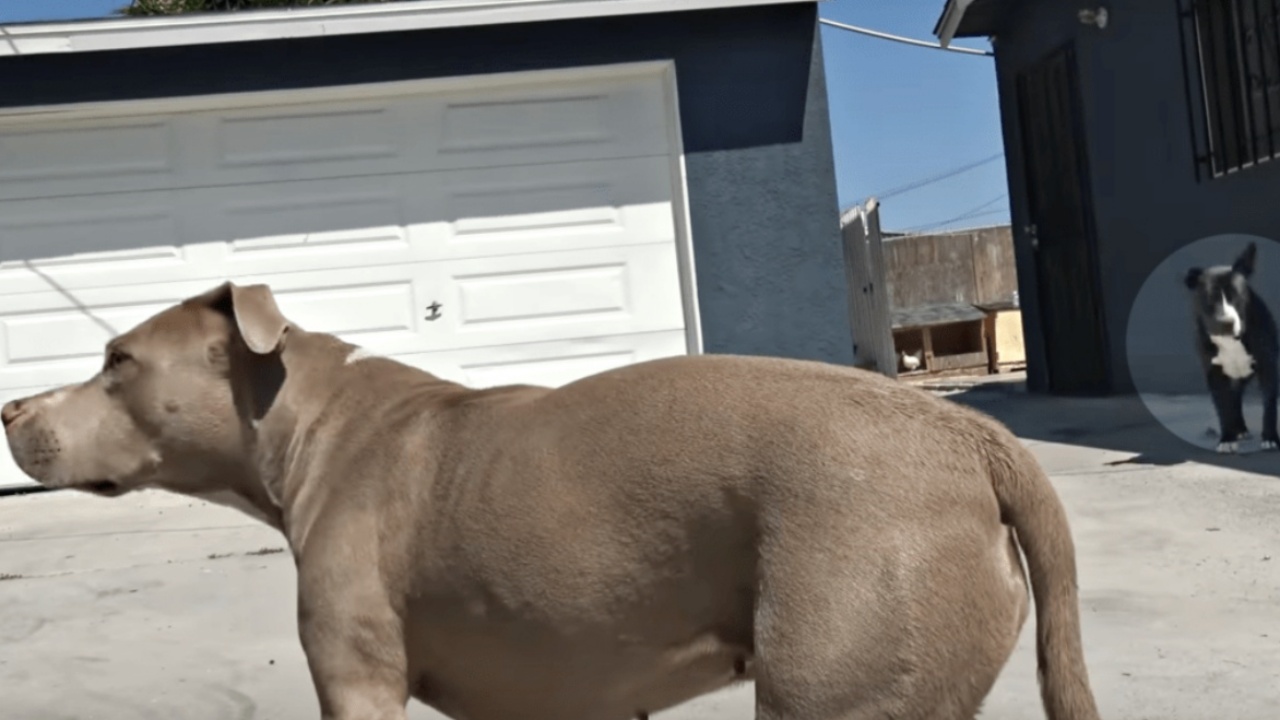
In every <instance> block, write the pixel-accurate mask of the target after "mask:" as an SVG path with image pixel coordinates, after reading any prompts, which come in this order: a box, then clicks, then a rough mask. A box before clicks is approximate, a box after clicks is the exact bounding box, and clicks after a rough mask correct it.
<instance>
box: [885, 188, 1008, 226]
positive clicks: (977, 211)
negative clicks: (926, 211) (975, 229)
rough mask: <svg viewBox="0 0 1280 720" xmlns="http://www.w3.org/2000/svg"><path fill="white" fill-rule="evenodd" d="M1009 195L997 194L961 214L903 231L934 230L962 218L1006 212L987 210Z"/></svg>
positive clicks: (968, 218) (969, 218)
mask: <svg viewBox="0 0 1280 720" xmlns="http://www.w3.org/2000/svg"><path fill="white" fill-rule="evenodd" d="M1007 197H1009V194H1008V193H1001V194H1000V195H997V196H995V197H993V198H991V199H990V200H988V201H986V202H984V203H982V204H981V205H975V206H974V207H971V208H969V209H968V210H965V211H964V212H962V213H960V214H959V215H955V216H953V217H949V218H947V219H946V220H940V221H938V222H932V223H928V224H925V225H916V226H915V227H910V228H907V229H906V230H904V231H903V232H908V233H918V232H923V231H925V230H934V229H936V228H940V227H945V226H947V225H950V224H952V223H957V222H960V221H961V220H972V219H974V218H980V217H987V216H989V215H995V214H997V213H1002V212H1004V210H987V208H989V207H991V206H992V205H995V204H996V203H998V202H1000V201H1001V200H1004V199H1005V198H1007Z"/></svg>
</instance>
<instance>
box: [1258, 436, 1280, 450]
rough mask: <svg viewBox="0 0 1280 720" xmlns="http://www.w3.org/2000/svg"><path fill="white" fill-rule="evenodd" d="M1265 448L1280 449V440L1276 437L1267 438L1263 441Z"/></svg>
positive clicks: (1263, 447)
mask: <svg viewBox="0 0 1280 720" xmlns="http://www.w3.org/2000/svg"><path fill="white" fill-rule="evenodd" d="M1262 449H1263V450H1280V440H1276V439H1275V438H1265V439H1263V441H1262Z"/></svg>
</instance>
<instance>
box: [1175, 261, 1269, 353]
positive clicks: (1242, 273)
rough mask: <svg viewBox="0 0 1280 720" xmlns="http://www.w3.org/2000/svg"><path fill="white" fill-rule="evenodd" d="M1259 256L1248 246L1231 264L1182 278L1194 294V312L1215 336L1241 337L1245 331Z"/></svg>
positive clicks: (1193, 270) (1197, 269) (1192, 294)
mask: <svg viewBox="0 0 1280 720" xmlns="http://www.w3.org/2000/svg"><path fill="white" fill-rule="evenodd" d="M1257 254H1258V247H1257V245H1256V244H1255V243H1249V245H1248V246H1246V247H1245V249H1244V250H1243V251H1242V252H1241V253H1240V256H1239V257H1237V258H1236V260H1235V262H1234V263H1232V264H1231V265H1217V266H1214V267H1210V268H1198V267H1193V268H1191V269H1190V270H1188V271H1187V274H1186V275H1185V276H1184V278H1183V282H1184V283H1185V284H1186V286H1187V289H1189V290H1190V291H1191V303H1192V308H1193V311H1194V312H1195V313H1196V315H1197V316H1198V317H1199V319H1200V321H1201V322H1202V323H1203V324H1204V327H1205V329H1207V330H1208V331H1209V333H1210V334H1212V335H1230V336H1232V337H1235V338H1238V337H1240V336H1241V335H1243V334H1244V331H1245V317H1246V315H1247V311H1248V308H1249V300H1250V290H1249V277H1250V276H1252V275H1253V264H1254V260H1255V258H1256V257H1257Z"/></svg>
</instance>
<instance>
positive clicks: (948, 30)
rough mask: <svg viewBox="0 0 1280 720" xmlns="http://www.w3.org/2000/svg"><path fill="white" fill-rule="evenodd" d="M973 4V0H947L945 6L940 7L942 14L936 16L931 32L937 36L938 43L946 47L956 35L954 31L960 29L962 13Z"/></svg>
mask: <svg viewBox="0 0 1280 720" xmlns="http://www.w3.org/2000/svg"><path fill="white" fill-rule="evenodd" d="M972 4H973V0H947V4H946V6H945V7H944V8H943V9H942V15H941V16H940V17H939V18H938V22H937V23H936V24H935V25H934V26H933V34H934V36H935V37H937V38H938V44H939V45H941V46H942V47H947V46H949V45H950V44H951V41H952V40H954V39H955V37H956V31H958V30H959V29H960V21H962V20H964V13H965V11H966V10H968V9H969V6H970V5H972Z"/></svg>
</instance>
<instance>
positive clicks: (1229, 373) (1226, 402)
mask: <svg viewBox="0 0 1280 720" xmlns="http://www.w3.org/2000/svg"><path fill="white" fill-rule="evenodd" d="M1257 255H1258V248H1257V245H1256V244H1255V243H1252V242H1251V243H1249V246H1248V247H1246V248H1245V249H1244V251H1243V252H1241V253H1240V257H1238V258H1236V261H1235V262H1234V263H1232V264H1231V265H1230V266H1227V265H1219V266H1215V267H1210V268H1191V269H1190V270H1188V271H1187V274H1186V277H1185V279H1184V281H1185V282H1186V285H1187V288H1188V289H1189V290H1190V291H1191V305H1192V314H1193V315H1194V317H1195V324H1196V326H1195V334H1196V350H1197V351H1198V352H1199V354H1200V363H1201V365H1202V366H1203V368H1204V373H1205V379H1206V380H1207V382H1208V384H1209V393H1210V394H1211V395H1212V396H1213V406H1214V409H1215V410H1216V411H1217V413H1218V426H1219V428H1220V433H1219V435H1218V452H1220V453H1233V452H1236V450H1237V448H1238V447H1239V442H1240V440H1241V439H1243V438H1246V437H1248V436H1249V429H1248V427H1246V426H1245V422H1244V413H1243V411H1242V408H1241V404H1242V400H1243V396H1244V389H1245V386H1246V385H1247V384H1248V383H1249V380H1251V379H1253V378H1254V377H1255V376H1256V377H1257V378H1258V385H1259V386H1260V387H1261V388H1262V396H1263V412H1262V449H1263V450H1275V449H1277V448H1280V435H1277V434H1276V394H1277V381H1278V378H1277V373H1276V362H1277V358H1278V357H1280V342H1278V340H1277V333H1276V322H1275V318H1274V317H1272V315H1271V311H1270V310H1269V309H1267V306H1266V303H1264V302H1263V301H1262V298H1261V297H1259V296H1258V295H1257V294H1255V293H1254V292H1253V290H1252V288H1251V287H1250V285H1249V277H1250V276H1251V275H1253V266H1254V260H1255V258H1256V257H1257Z"/></svg>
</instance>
